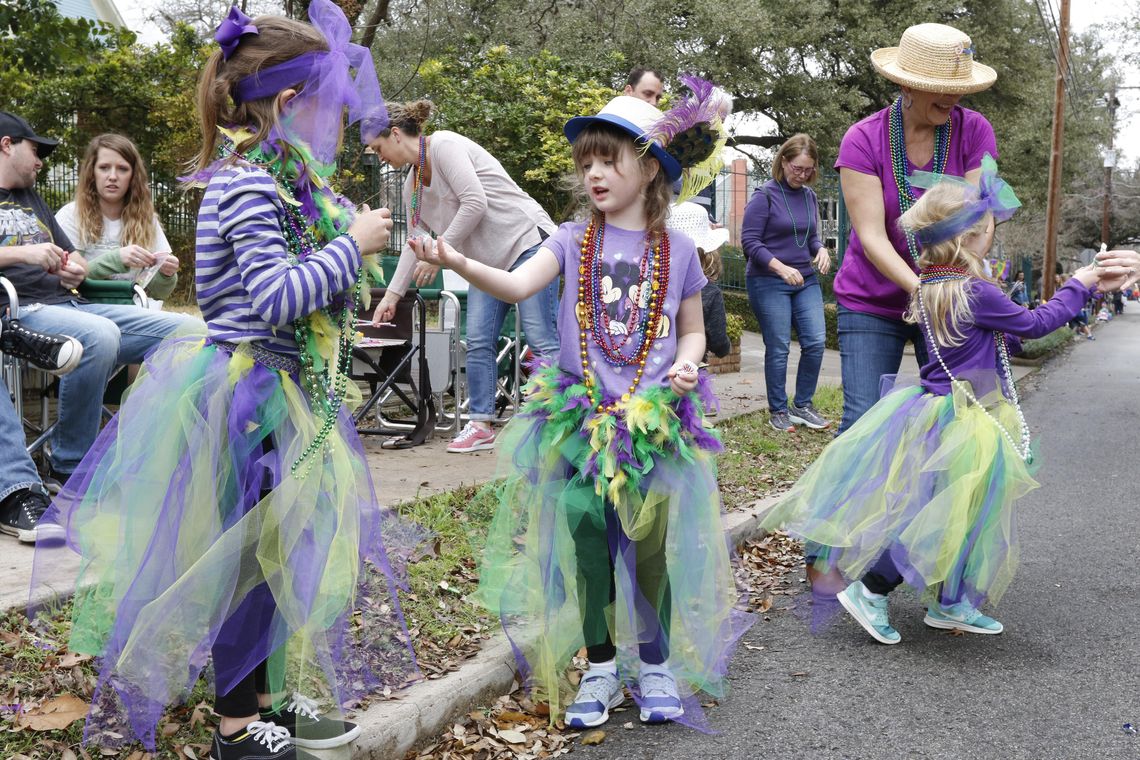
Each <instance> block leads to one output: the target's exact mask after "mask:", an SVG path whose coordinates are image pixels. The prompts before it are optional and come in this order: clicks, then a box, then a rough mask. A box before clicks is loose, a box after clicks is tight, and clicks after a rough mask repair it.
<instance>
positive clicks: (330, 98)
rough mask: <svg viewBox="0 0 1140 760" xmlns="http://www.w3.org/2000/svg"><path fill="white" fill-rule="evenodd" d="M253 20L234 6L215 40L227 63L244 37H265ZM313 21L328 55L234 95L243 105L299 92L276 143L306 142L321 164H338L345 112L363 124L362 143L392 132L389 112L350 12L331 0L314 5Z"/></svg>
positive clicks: (242, 85) (267, 75)
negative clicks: (289, 90) (294, 89)
mask: <svg viewBox="0 0 1140 760" xmlns="http://www.w3.org/2000/svg"><path fill="white" fill-rule="evenodd" d="M249 21H250V18H249V17H248V16H246V15H245V14H244V13H242V12H241V11H240V10H239V9H238V8H237V7H236V6H234V7H232V8H230V13H229V15H228V16H226V19H225V20H224V21H223V22H222V23H221V25H220V26H219V27H218V30H217V33H216V34H215V35H214V39H216V40H217V41H218V44H219V45H221V46H222V56H223V58H225V59H226V60H229V58H230V56H232V55H233V53H234V51H235V50H236V49H237V47H238V44H239V43H240V42H241V40H242V38H243V37H245V36H246V35H249V34H258V33H259V32H258V30H257V27H256V26H254V25H253V24H251V23H249ZM309 21H310V23H312V25H313V26H314V27H315V28H316V29H317V31H318V32H320V33H321V35H322V36H323V37H324V38H325V41H326V42H327V43H328V47H329V49H328V50H327V51H312V52H308V53H303V54H301V55H298V56H296V57H294V58H290V59H289V60H287V61H284V62H282V63H279V64H277V65H276V66H270V67H269V68H266V69H263V70H261V71H258V72H256V73H254V74H251V75H250V76H247V77H245V78H244V79H242V80H241V81H240V82H238V83H237V84H236V85H235V86H234V88H233V91H232V93H231V96H232V97H233V99H234V102H235V103H238V104H241V103H248V102H250V101H252V100H258V99H260V98H265V97H269V96H272V95H276V94H277V93H279V92H281V91H282V90H284V89H286V88H289V87H297V88H298V90H299V93H298V95H297V96H296V97H295V98H293V99H292V100H290V101H289V103H288V104H287V105H286V106H285V108H284V110H283V112H282V114H281V131H280V132H279V133H275V134H274V135H271V139H275V140H284V141H286V142H300V143H303V144H304V145H306V146H308V148H309V150H310V151H311V153H312V155H313V157H314V158H316V159H317V160H318V161H321V162H323V163H332V162H333V161H335V160H336V154H337V152H338V150H339V148H340V135H341V125H342V123H343V118H344V109H345V108H347V109H348V123H349V124H353V123H356V122H360V140H361V142H362V143H365V144H367V143H369V142H372V141H373V140H374V139H376V137H377V136H378V135H379V134H380V132H381V131H383V130H384V129H386V128H387V127H388V109H387V108H386V107H385V105H384V97H383V95H382V94H381V92H380V82H379V81H378V80H377V79H376V69H375V66H374V65H373V63H372V53H371V52H370V51H369V50H368V48H366V47H364V46H362V45H357V44H354V43H352V42H350V41H349V40H350V39H351V37H352V26H351V25H349V23H348V19H347V18H346V17H345V15H344V11H343V10H341V9H340V7H338V6H337V5H336V4H334V3H333V2H331V0H312V2H311V3H310V4H309ZM353 69H355V71H356V73H355V76H354V75H353Z"/></svg>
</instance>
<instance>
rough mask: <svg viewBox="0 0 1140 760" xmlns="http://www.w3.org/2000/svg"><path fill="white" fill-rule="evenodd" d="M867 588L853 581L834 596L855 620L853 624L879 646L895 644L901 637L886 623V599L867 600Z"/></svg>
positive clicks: (859, 582) (883, 597) (882, 597)
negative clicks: (860, 627)
mask: <svg viewBox="0 0 1140 760" xmlns="http://www.w3.org/2000/svg"><path fill="white" fill-rule="evenodd" d="M866 592H867V587H866V586H864V585H863V581H855V582H854V583H852V584H851V585H850V586H848V587H847V588H845V589H843V590H842V591H840V592H839V593H838V594H836V595H835V596H836V598H837V599H839V603H840V604H842V605H843V609H845V610H847V612H848V613H849V614H850V615H851V617H853V618H855V622H857V623H858V624H859V625H861V626H863V629H864V630H865V631H867V633H869V634H871V635H872V636H874V637H875V641H878V642H879V643H881V644H897V643H899V642H900V641H902V636H900V635H899V632H898V631H896V630H895V629H894V628H891V624H890V623H889V622H888V621H887V598H886V597H885V596H880V597H878V598H876V599H868V598H867V594H866Z"/></svg>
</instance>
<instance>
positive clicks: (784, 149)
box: [772, 132, 819, 185]
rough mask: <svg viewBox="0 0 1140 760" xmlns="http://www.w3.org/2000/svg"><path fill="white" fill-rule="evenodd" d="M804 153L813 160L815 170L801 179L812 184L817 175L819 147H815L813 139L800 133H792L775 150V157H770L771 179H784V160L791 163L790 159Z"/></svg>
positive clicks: (806, 183)
mask: <svg viewBox="0 0 1140 760" xmlns="http://www.w3.org/2000/svg"><path fill="white" fill-rule="evenodd" d="M801 155H806V156H807V157H808V158H810V159H811V160H812V161H814V162H815V171H813V172H812V173H811V176H810V177H808V178H807V179H805V180H804V181H803V183H804V184H805V185H814V184H815V181H816V179H817V178H818V177H819V149H818V148H816V145H815V140H813V139H811V138H810V137H808V136H807V135H805V134H803V133H802V132H801V133H800V134H796V135H792V136H791V137H789V138H788V139H787V140H785V141H784V144H783V145H781V146H780V149H779V150H777V151H776V157H775V158H774V159H772V179H774V180H776V181H777V182H783V181H784V162H785V161H787V162H788V163H791V161H792V159H793V158H795V157H796V156H801Z"/></svg>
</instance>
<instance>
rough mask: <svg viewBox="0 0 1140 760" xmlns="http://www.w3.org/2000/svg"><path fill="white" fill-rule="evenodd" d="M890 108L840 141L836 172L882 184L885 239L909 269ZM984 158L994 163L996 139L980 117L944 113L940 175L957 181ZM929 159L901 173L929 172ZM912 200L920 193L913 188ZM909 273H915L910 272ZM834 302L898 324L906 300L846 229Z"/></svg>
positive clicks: (971, 113)
mask: <svg viewBox="0 0 1140 760" xmlns="http://www.w3.org/2000/svg"><path fill="white" fill-rule="evenodd" d="M890 110H891V109H890V108H889V107H888V108H884V109H883V110H882V111H879V112H878V113H873V114H871V115H870V116H868V117H867V118H865V119H863V120H862V121H859V122H856V123H855V124H853V125H852V126H851V127H850V128H849V129H848V130H847V134H845V135H844V136H843V142H842V143H840V145H839V157H838V158H836V160H835V168H836V169H851V170H853V171H857V172H859V173H860V174H872V175H874V176H876V177H878V178H879V180H880V181H881V182H882V183H883V209H884V210H885V211H886V225H887V236H888V237H889V238H890V240H891V244H892V245H893V246H894V248H895V251H896V252H898V254H899V256H900V257H902V259H903V260H904V261H906V262H907V263H908V264H910V266H911V268H912V269H914V268H915V267H914V263H913V262H912V261H911V260H910V253H909V252H908V251H907V247H906V237H905V236H904V235H903V232H902V230H901V229H899V225H898V221H899V217H900V216H901V215H902V212H901V211H900V210H899V194H898V187H897V186H896V184H895V175H894V171H893V170H892V169H891V146H890V134H889V131H888V125H889V118H890ZM986 153H989V154H990V155H992V156H993V157H994V158H997V154H998V152H997V139H996V138H995V137H994V128H993V127H992V126H990V123H989V122H988V121H986V117H984V116H982V115H981V114H980V113H978V112H977V111H971V110H969V109H968V108H962V107H961V106H954V108H953V109H952V110H951V111H950V155H949V156H947V158H946V174H953V175H955V176H958V177H962V176H965V174H966V173H967V172H969V171H972V170H974V169H977V168H978V167H979V166H981V165H982V158H983V157H984V156H985V155H986ZM933 168H934V158H933V157H931V159H930V162H929V163H927V164H926V165H925V166H915V165H914V164H912V163H910V160H909V159H908V160H907V173H908V174H910V173H913V172H914V171H915V170H916V169H921V170H922V171H933ZM914 192H915V195H916V196H918V197H921V196H922V190H920V189H918V188H915V191H914ZM915 271H918V270H917V269H915ZM835 300H837V301H839V304H840V305H841V306H845V307H846V308H848V309H851V310H852V311H859V312H864V313H867V314H875V315H878V316H880V317H887V318H888V319H895V320H900V321H901V320H902V315H903V312H904V311H905V310H906V307H907V300H908V296H907V294H906V293H904V292H903V291H902V288H900V287H899V286H898V285H895V284H894V283H893V282H891V280H889V279H888V278H887V277H885V276H884V275H883V274H882V273H881V272H879V270H878V269H877V268H876V267H875V265H874V264H872V263H871V261H870V260H869V259H868V258H867V255H866V254H865V253H864V252H863V244H862V243H861V242H860V241H859V237H858V235H856V234H855V228H854V227H852V228H851V235H850V237H849V238H848V243H847V250H846V252H845V253H844V254H843V263H842V264H841V265H840V267H839V272H837V273H836V275H835Z"/></svg>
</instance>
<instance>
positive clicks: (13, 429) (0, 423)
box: [0, 382, 40, 501]
mask: <svg viewBox="0 0 1140 760" xmlns="http://www.w3.org/2000/svg"><path fill="white" fill-rule="evenodd" d="M2 385H3V383H2V382H0V386H2ZM0 395H3V397H4V398H2V399H0V501H3V500H4V499H6V498H8V496H9V495H10V494H12V493H14V492H16V491H19V490H22V489H26V488H31V487H32V486H34V485H38V484H39V483H40V474H39V472H37V471H36V465H35V462H33V461H32V458H31V457H30V456H28V450H27V448H25V446H24V423H23V421H22V420H21V419H20V418H19V417H17V416H16V407H15V406H14V405H13V404H12V398H11V396H10V395H9V394H8V391H7V390H5V391H4V392H3V393H2V394H0Z"/></svg>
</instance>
